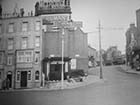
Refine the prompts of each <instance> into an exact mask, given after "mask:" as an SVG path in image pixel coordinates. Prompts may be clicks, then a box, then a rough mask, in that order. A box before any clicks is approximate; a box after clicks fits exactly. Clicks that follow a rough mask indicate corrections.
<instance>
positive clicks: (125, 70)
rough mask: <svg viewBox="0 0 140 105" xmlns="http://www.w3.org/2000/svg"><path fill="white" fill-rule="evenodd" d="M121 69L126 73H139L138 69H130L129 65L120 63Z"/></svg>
mask: <svg viewBox="0 0 140 105" xmlns="http://www.w3.org/2000/svg"><path fill="white" fill-rule="evenodd" d="M120 67H121V68H122V70H123V71H124V72H126V73H131V74H140V71H136V69H132V68H131V67H130V66H127V65H121V66H120Z"/></svg>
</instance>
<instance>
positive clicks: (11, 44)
mask: <svg viewBox="0 0 140 105" xmlns="http://www.w3.org/2000/svg"><path fill="white" fill-rule="evenodd" d="M7 49H8V50H13V49H14V38H8V41H7Z"/></svg>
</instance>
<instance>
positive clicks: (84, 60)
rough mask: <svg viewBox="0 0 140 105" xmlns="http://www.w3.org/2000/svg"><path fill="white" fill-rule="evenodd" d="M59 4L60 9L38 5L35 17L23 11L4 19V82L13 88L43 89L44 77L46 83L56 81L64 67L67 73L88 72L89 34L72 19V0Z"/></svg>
mask: <svg viewBox="0 0 140 105" xmlns="http://www.w3.org/2000/svg"><path fill="white" fill-rule="evenodd" d="M62 1H63V2H62ZM52 2H53V1H52ZM57 2H60V3H58V4H59V6H57V5H58V4H57V3H55V2H53V3H50V2H40V3H39V2H37V3H36V6H35V16H33V14H31V15H29V16H24V14H22V13H23V12H22V13H21V14H22V15H18V14H16V15H14V16H12V15H11V16H12V17H2V18H1V19H0V80H1V81H3V80H4V79H5V78H8V79H9V80H10V88H32V87H39V86H40V85H41V82H42V79H44V78H43V77H44V76H43V74H44V75H45V80H53V78H52V75H53V76H55V75H54V74H57V75H59V74H60V73H61V69H62V64H63V66H64V73H65V72H69V71H70V70H77V69H83V70H85V71H86V70H87V69H88V47H87V34H86V33H84V32H83V31H82V30H81V26H82V25H81V22H74V21H72V20H71V9H70V2H69V0H60V1H57ZM55 5H56V6H55ZM50 6H51V8H50ZM52 6H54V8H52ZM62 38H63V40H64V43H62ZM62 46H64V47H63V49H62ZM62 52H64V57H63V60H64V63H62ZM58 79H60V78H58ZM1 81H0V85H2V82H1Z"/></svg>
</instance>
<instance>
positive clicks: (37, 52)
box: [34, 51, 40, 64]
mask: <svg viewBox="0 0 140 105" xmlns="http://www.w3.org/2000/svg"><path fill="white" fill-rule="evenodd" d="M36 59H38V60H37V61H36ZM34 62H35V63H36V64H38V63H39V62H40V51H35V59H34Z"/></svg>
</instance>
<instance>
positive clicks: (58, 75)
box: [49, 72, 69, 81]
mask: <svg viewBox="0 0 140 105" xmlns="http://www.w3.org/2000/svg"><path fill="white" fill-rule="evenodd" d="M68 75H69V73H64V79H67V76H68ZM49 77H50V78H49V80H51V81H52V80H61V72H51V73H49Z"/></svg>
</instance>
